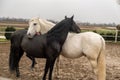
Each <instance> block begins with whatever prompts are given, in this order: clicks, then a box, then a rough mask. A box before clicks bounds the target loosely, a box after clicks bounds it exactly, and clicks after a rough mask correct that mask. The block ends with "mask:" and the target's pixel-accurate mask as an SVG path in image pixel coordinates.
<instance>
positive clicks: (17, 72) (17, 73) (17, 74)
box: [16, 49, 24, 77]
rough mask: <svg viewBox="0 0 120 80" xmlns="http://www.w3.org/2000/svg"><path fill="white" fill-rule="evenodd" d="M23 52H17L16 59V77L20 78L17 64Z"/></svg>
mask: <svg viewBox="0 0 120 80" xmlns="http://www.w3.org/2000/svg"><path fill="white" fill-rule="evenodd" d="M23 53H24V51H23V50H22V49H21V50H19V54H18V58H16V77H19V76H20V71H19V62H20V59H21V57H22V56H23Z"/></svg>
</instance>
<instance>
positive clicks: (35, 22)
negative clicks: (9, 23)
mask: <svg viewBox="0 0 120 80" xmlns="http://www.w3.org/2000/svg"><path fill="white" fill-rule="evenodd" d="M40 30H41V26H40V21H39V18H32V19H30V20H29V28H28V31H27V35H28V37H29V38H32V37H33V36H34V35H35V34H37V35H40Z"/></svg>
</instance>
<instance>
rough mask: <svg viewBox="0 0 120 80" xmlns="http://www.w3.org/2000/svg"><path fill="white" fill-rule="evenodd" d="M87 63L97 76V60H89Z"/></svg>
mask: <svg viewBox="0 0 120 80" xmlns="http://www.w3.org/2000/svg"><path fill="white" fill-rule="evenodd" d="M89 61H90V63H91V66H92V68H93V71H94V73H95V74H96V75H97V71H98V69H97V59H92V58H90V59H89Z"/></svg>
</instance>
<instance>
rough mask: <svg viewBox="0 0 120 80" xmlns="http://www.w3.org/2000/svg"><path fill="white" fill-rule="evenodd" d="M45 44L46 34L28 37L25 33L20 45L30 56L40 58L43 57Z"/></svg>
mask: <svg viewBox="0 0 120 80" xmlns="http://www.w3.org/2000/svg"><path fill="white" fill-rule="evenodd" d="M45 45H46V35H39V36H35V37H34V38H32V39H29V38H28V37H27V35H25V36H24V37H23V40H22V43H21V46H22V49H23V50H24V51H25V52H26V53H27V54H28V55H31V56H34V57H38V58H42V57H44V55H43V52H44V48H45Z"/></svg>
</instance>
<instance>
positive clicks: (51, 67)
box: [49, 58, 56, 80]
mask: <svg viewBox="0 0 120 80" xmlns="http://www.w3.org/2000/svg"><path fill="white" fill-rule="evenodd" d="M55 60H56V58H54V59H53V60H52V61H51V64H50V73H49V80H52V72H53V68H54V64H55Z"/></svg>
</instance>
